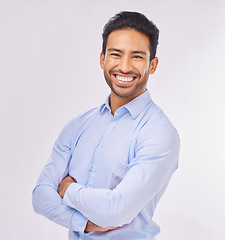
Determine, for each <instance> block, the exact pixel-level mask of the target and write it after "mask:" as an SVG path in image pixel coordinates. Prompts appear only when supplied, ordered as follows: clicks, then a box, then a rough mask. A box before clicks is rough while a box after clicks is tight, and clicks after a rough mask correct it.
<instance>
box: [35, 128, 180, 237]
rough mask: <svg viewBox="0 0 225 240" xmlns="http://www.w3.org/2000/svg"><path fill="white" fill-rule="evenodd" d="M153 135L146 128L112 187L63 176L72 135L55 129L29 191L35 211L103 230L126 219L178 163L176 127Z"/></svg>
mask: <svg viewBox="0 0 225 240" xmlns="http://www.w3.org/2000/svg"><path fill="white" fill-rule="evenodd" d="M157 141H158V142H156V141H155V138H153V137H152V138H151V139H149V133H148V132H145V134H144V135H143V137H142V139H141V142H140V143H139V145H138V146H137V149H136V158H134V159H133V160H132V162H131V164H130V165H129V168H128V171H127V173H126V175H125V176H124V179H123V180H122V181H121V182H120V184H119V185H118V186H117V187H116V188H115V189H113V190H110V189H95V188H93V189H92V188H86V187H84V186H82V185H80V184H79V183H76V182H75V181H74V179H72V178H71V177H69V176H68V175H69V170H68V168H69V163H70V159H71V149H70V145H69V142H71V140H70V139H66V137H65V136H64V134H63V135H60V137H59V139H58V140H57V142H56V144H55V146H54V149H53V153H52V156H51V159H50V161H49V163H48V164H46V166H45V168H44V169H43V171H42V173H41V175H40V178H39V181H38V185H37V187H36V188H35V190H34V192H33V206H34V209H35V211H36V212H37V213H40V214H42V215H44V216H46V217H47V218H49V219H50V220H52V221H54V222H56V223H59V224H60V225H63V226H65V227H67V228H69V229H71V230H73V231H79V232H83V231H86V232H89V231H107V230H110V229H114V228H115V227H118V226H122V225H124V224H128V223H130V222H131V221H132V220H133V219H134V218H135V217H136V215H137V214H138V213H139V212H140V211H141V210H142V208H143V207H144V206H145V204H146V203H148V202H149V201H151V199H152V198H153V197H154V196H155V195H156V194H157V193H159V191H160V190H162V188H163V187H164V186H165V185H166V184H167V183H168V181H169V179H170V177H171V175H172V173H173V172H174V171H175V169H176V168H177V159H178V152H179V138H178V136H177V134H176V133H175V131H174V130H168V131H167V133H166V134H165V135H164V136H162V137H161V138H160V139H157ZM67 176H68V177H67ZM139 196H141V198H140V197H139ZM62 197H63V198H62ZM96 206H101V209H99V208H97V207H96ZM109 226H113V227H109Z"/></svg>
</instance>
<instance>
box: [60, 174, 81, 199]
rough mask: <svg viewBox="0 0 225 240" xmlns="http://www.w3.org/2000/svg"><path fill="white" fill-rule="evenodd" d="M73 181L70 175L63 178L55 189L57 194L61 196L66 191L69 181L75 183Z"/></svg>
mask: <svg viewBox="0 0 225 240" xmlns="http://www.w3.org/2000/svg"><path fill="white" fill-rule="evenodd" d="M75 182H76V181H75V180H74V179H73V178H72V177H70V176H67V177H65V178H63V180H62V181H61V183H60V184H59V187H58V190H57V192H58V194H59V195H60V196H61V197H62V198H63V197H64V194H65V192H66V189H67V188H68V187H69V185H70V184H71V183H75Z"/></svg>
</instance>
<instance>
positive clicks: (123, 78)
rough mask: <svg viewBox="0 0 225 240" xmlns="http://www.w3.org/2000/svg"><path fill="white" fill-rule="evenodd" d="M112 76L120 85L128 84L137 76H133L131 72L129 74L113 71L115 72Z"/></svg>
mask: <svg viewBox="0 0 225 240" xmlns="http://www.w3.org/2000/svg"><path fill="white" fill-rule="evenodd" d="M113 76H114V78H115V79H116V81H117V83H119V84H121V85H129V84H130V83H132V82H133V81H134V80H135V79H136V78H137V76H135V75H133V74H132V75H131V74H118V73H115V74H113Z"/></svg>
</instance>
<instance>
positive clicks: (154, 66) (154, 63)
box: [149, 57, 159, 74]
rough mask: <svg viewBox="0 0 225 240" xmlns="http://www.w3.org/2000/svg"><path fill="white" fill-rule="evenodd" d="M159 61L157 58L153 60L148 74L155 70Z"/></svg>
mask: <svg viewBox="0 0 225 240" xmlns="http://www.w3.org/2000/svg"><path fill="white" fill-rule="evenodd" d="M158 62H159V59H158V58H157V57H155V58H153V59H152V61H151V63H150V68H149V74H153V73H154V72H155V70H156V68H157V65H158Z"/></svg>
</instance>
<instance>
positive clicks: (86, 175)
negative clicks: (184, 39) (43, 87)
mask: <svg viewBox="0 0 225 240" xmlns="http://www.w3.org/2000/svg"><path fill="white" fill-rule="evenodd" d="M158 34H159V31H158V29H157V27H156V26H155V25H154V24H153V23H152V22H151V21H149V20H148V19H147V18H146V17H145V16H144V15H142V14H140V13H136V12H121V13H119V14H117V15H116V16H114V17H113V18H111V19H110V20H109V22H108V23H107V24H106V25H105V27H104V31H103V46H102V53H101V55H100V65H101V68H102V69H103V70H104V76H105V79H106V82H107V84H108V85H109V87H110V88H111V94H110V96H109V97H108V99H107V100H106V102H105V103H104V104H103V105H102V106H100V107H98V108H95V109H91V110H90V111H88V112H86V113H84V114H83V115H81V116H79V117H77V118H75V119H74V120H72V121H71V122H69V123H68V124H67V125H66V126H65V127H64V129H63V130H62V132H61V134H60V135H59V137H58V139H57V141H56V142H55V144H54V147H53V150H52V154H51V157H50V159H49V161H48V163H47V164H46V166H45V167H44V169H43V171H42V173H41V175H40V177H39V179H38V183H37V186H36V188H35V189H34V191H33V206H34V209H35V211H36V212H37V213H40V214H42V215H44V216H46V217H47V218H49V219H50V220H52V221H54V222H56V223H58V224H60V225H62V226H65V227H66V228H68V229H69V239H70V240H75V239H87V240H89V239H90V240H94V239H104V240H107V239H116V240H126V239H127V240H128V239H129V240H131V239H154V237H155V235H156V234H158V233H159V227H158V226H157V225H156V224H155V223H154V222H153V221H152V217H153V213H154V210H155V208H156V205H157V203H158V201H159V199H160V198H161V196H162V194H163V193H164V191H165V189H166V187H167V185H168V182H169V180H170V178H171V175H172V174H173V172H174V171H175V170H176V168H177V165H178V152H179V137H178V134H177V132H176V130H175V129H174V127H173V125H172V124H171V123H170V121H169V120H168V118H167V117H166V116H165V114H164V113H163V112H162V111H161V110H160V108H159V107H158V106H156V105H155V103H154V102H153V101H152V100H151V98H150V95H149V92H148V90H147V89H146V84H147V81H148V77H149V75H150V74H153V73H154V72H155V70H156V68H157V64H158V58H157V57H156V56H155V55H156V48H157V44H158Z"/></svg>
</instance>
